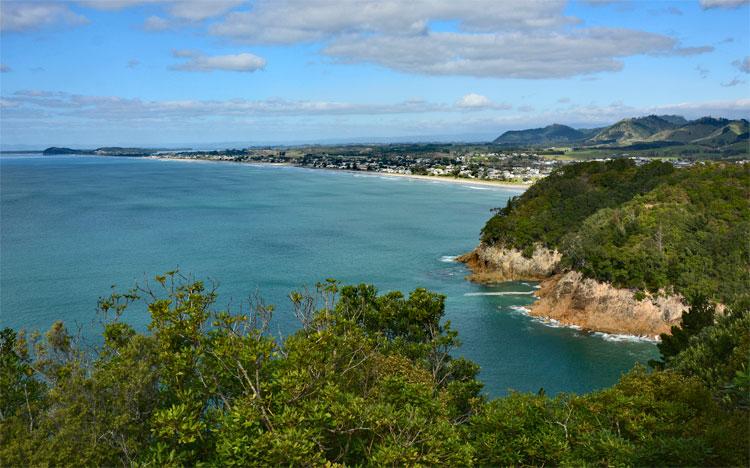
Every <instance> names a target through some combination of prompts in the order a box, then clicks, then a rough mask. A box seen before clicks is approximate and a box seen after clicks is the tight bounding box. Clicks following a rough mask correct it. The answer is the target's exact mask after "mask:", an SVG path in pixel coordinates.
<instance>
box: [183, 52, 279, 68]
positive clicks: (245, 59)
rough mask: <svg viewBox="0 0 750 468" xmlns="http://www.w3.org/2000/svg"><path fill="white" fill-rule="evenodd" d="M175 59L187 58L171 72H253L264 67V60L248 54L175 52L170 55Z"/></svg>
mask: <svg viewBox="0 0 750 468" xmlns="http://www.w3.org/2000/svg"><path fill="white" fill-rule="evenodd" d="M172 54H173V55H174V56H175V57H177V58H187V59H189V60H187V61H186V62H184V63H181V64H179V65H174V66H173V67H171V68H172V69H173V70H180V71H189V72H210V71H214V70H223V71H236V72H254V71H257V70H262V69H263V68H265V66H266V59H264V58H262V57H258V56H257V55H254V54H250V53H242V54H230V55H213V56H211V55H203V54H202V53H200V52H196V51H188V50H176V51H174V52H173V53H172Z"/></svg>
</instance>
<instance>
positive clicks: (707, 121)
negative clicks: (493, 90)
mask: <svg viewBox="0 0 750 468" xmlns="http://www.w3.org/2000/svg"><path fill="white" fill-rule="evenodd" d="M747 142H748V121H747V120H745V119H740V120H729V119H721V118H713V117H702V118H700V119H696V120H687V119H685V118H683V117H680V116H679V115H649V116H646V117H636V118H630V119H623V120H620V121H619V122H617V123H615V124H614V125H610V126H609V127H602V128H580V129H576V128H572V127H568V126H567V125H560V124H553V125H548V126H546V127H544V128H533V129H529V130H512V131H508V132H505V133H503V134H502V135H500V136H499V137H497V139H495V140H494V142H493V143H495V144H498V145H504V146H551V145H575V146H595V147H600V146H605V147H627V146H641V147H648V146H652V147H659V146H668V145H686V144H694V145H700V146H708V147H712V148H722V147H728V146H731V145H736V144H742V143H747Z"/></svg>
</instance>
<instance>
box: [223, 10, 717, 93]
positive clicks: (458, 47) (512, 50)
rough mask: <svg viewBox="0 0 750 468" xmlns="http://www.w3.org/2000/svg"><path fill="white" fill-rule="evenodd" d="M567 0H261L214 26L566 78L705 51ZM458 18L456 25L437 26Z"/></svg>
mask: <svg viewBox="0 0 750 468" xmlns="http://www.w3.org/2000/svg"><path fill="white" fill-rule="evenodd" d="M565 5H566V2H565V1H563V0H534V1H531V0H508V1H503V2H498V1H495V0H473V1H470V2H457V1H454V0H432V1H427V0H412V1H408V2H405V1H399V0H338V1H334V0H326V1H316V2H309V1H304V0H258V1H257V2H255V3H254V4H253V7H252V8H251V9H249V10H245V11H234V12H232V13H229V14H228V15H227V16H226V17H225V18H224V19H223V20H222V21H220V22H218V23H216V24H214V25H212V26H211V27H210V28H209V31H210V32H211V33H212V34H216V35H220V36H224V37H229V38H232V39H234V40H236V41H241V42H247V43H256V44H291V43H299V42H315V41H323V42H324V44H325V45H324V47H323V49H322V52H323V54H325V55H328V56H329V57H332V58H334V59H336V60H337V61H339V62H341V63H373V64H376V65H380V66H383V67H387V68H391V69H394V70H398V71H403V72H406V73H417V74H428V75H468V76H481V77H484V76H487V77H499V78H561V77H569V76H574V75H581V74H590V73H597V72H606V71H617V70H620V69H621V68H622V67H623V62H622V58H625V57H629V56H633V55H643V54H650V55H695V54H701V53H705V52H710V51H711V50H713V47H711V46H694V47H683V46H681V44H679V43H678V41H677V40H676V39H674V38H672V37H670V36H665V35H662V34H655V33H648V32H643V31H637V30H630V29H615V28H585V27H576V25H579V24H580V20H578V19H577V18H575V17H572V16H568V15H566V14H565V12H564V8H565ZM435 21H451V22H454V23H455V24H456V25H457V26H456V30H455V31H450V32H447V31H435V30H433V29H432V28H431V24H432V23H434V22H435Z"/></svg>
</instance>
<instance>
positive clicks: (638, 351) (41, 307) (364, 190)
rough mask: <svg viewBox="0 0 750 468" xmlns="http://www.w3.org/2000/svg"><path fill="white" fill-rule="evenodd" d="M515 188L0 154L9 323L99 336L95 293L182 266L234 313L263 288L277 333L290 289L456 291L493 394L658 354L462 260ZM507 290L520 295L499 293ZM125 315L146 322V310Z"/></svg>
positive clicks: (0, 268)
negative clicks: (544, 319) (63, 326)
mask: <svg viewBox="0 0 750 468" xmlns="http://www.w3.org/2000/svg"><path fill="white" fill-rule="evenodd" d="M515 194H518V191H513V190H506V189H499V188H494V187H491V188H488V187H473V186H462V185H453V184H448V183H442V182H431V181H416V180H408V179H401V178H387V177H378V176H372V175H358V174H350V173H343V172H330V171H320V170H308V169H301V168H293V167H276V166H260V165H245V164H232V163H202V162H181V161H166V160H151V159H138V158H104V157H83V156H29V155H24V156H7V155H6V156H3V157H2V158H0V325H2V326H10V327H16V328H18V327H25V328H40V329H44V328H46V327H48V326H49V325H50V324H51V323H52V322H53V321H54V320H56V319H62V320H64V321H65V322H66V323H67V324H68V325H70V326H71V327H74V326H76V325H77V326H80V327H81V329H82V331H83V333H84V334H85V335H87V336H90V337H94V336H96V334H97V333H98V331H99V330H98V328H97V326H96V325H95V324H94V322H93V320H94V319H95V318H96V314H95V308H96V301H97V298H98V297H100V296H103V295H106V294H108V292H109V291H110V287H111V286H112V285H117V286H118V288H119V289H120V290H125V289H126V288H128V287H130V286H132V285H133V284H134V283H135V282H136V281H140V280H143V278H144V277H152V276H153V275H155V274H158V273H161V272H164V271H167V270H170V269H174V268H175V267H179V268H180V270H181V271H182V272H185V273H190V274H192V275H194V276H196V277H198V278H210V279H214V280H216V281H218V283H219V302H220V304H221V305H227V304H232V305H233V306H236V305H237V304H238V303H240V302H242V301H243V300H244V299H245V298H246V297H248V295H250V294H253V293H255V292H256V291H257V292H259V293H260V294H261V295H262V297H263V298H264V300H265V302H266V303H270V304H275V305H276V308H277V313H276V320H275V324H274V326H275V327H276V329H277V332H278V333H282V334H284V333H289V332H291V331H293V330H294V329H295V328H296V327H297V324H296V321H295V319H294V318H293V315H292V313H291V308H290V307H289V304H288V300H287V299H286V295H287V293H288V292H289V291H291V290H293V289H297V288H300V287H301V286H305V285H308V286H312V285H314V284H315V282H317V281H321V280H323V279H325V278H329V277H333V278H336V279H338V280H340V281H342V282H343V283H359V282H368V283H373V284H375V285H376V286H377V287H378V288H379V289H380V291H388V290H394V289H399V290H403V291H408V290H411V289H413V288H415V287H420V286H421V287H426V288H429V289H431V290H434V291H437V292H440V293H442V294H445V295H446V296H447V305H446V307H447V313H446V315H447V318H448V319H449V320H450V321H451V322H452V324H453V326H454V328H456V329H457V330H458V331H459V334H460V335H459V336H460V338H461V340H462V341H463V346H462V348H461V349H460V350H459V353H460V354H462V355H464V356H466V357H468V358H470V359H472V360H474V361H476V362H477V363H479V364H480V365H481V367H482V373H481V378H482V380H483V381H484V383H485V385H486V391H487V393H488V394H489V395H493V396H494V395H502V394H504V393H506V392H507V391H508V389H515V390H520V391H537V390H538V389H539V388H540V387H544V388H545V390H546V391H547V392H548V393H556V392H560V391H574V392H585V391H590V390H592V389H596V388H601V387H604V386H608V385H610V384H612V383H613V382H615V381H616V380H617V379H618V377H619V376H620V374H621V373H622V372H623V371H625V370H627V369H629V368H631V367H632V366H633V364H634V363H635V362H637V361H640V362H645V361H646V360H648V359H649V358H651V357H653V356H654V355H655V347H654V346H653V345H652V344H648V343H640V342H635V343H634V342H615V341H608V340H606V339H603V338H602V337H600V336H593V335H589V334H586V333H583V332H580V331H576V330H571V329H567V328H554V327H551V326H549V325H548V324H544V323H540V322H538V321H535V320H533V319H531V318H529V317H527V316H526V315H524V313H523V307H524V306H528V305H529V304H530V303H531V302H532V298H531V296H530V293H531V292H532V291H533V287H534V285H533V284H525V283H507V284H504V285H501V286H498V287H491V288H490V287H483V286H479V285H475V284H472V283H469V282H467V281H465V280H464V276H465V275H466V270H465V268H464V267H463V266H462V265H460V264H456V263H452V262H450V257H451V256H455V255H458V254H461V253H464V252H467V251H469V250H470V249H472V248H473V247H474V246H475V244H476V243H477V239H478V235H479V231H480V229H481V228H482V226H483V224H484V222H485V221H486V219H487V218H488V217H489V216H490V211H489V210H490V209H491V208H493V207H498V206H504V205H505V202H506V200H507V199H508V197H510V196H513V195H515ZM498 293H509V294H498ZM128 320H129V321H130V322H131V323H133V324H134V325H136V326H138V327H141V328H142V327H145V324H146V323H147V320H148V318H147V316H146V313H145V312H144V311H143V310H140V309H137V310H134V311H133V312H132V313H130V314H129V315H128Z"/></svg>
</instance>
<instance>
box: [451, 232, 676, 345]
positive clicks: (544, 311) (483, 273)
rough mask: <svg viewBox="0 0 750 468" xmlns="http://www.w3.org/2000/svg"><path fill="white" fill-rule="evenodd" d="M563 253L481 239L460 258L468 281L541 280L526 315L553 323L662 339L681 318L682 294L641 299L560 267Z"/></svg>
mask: <svg viewBox="0 0 750 468" xmlns="http://www.w3.org/2000/svg"><path fill="white" fill-rule="evenodd" d="M559 257H560V255H559V253H558V252H552V251H548V250H546V249H542V248H537V249H536V250H535V251H534V254H533V256H532V257H531V258H526V257H523V256H522V253H521V252H520V251H517V250H515V249H504V248H496V247H493V246H485V245H482V244H480V246H478V247H477V248H476V249H474V250H473V251H472V252H469V253H468V254H464V255H461V256H459V257H457V258H456V261H458V262H461V263H464V264H465V265H466V267H467V268H468V269H469V272H470V274H469V275H468V276H467V277H466V279H467V280H469V281H472V282H474V283H479V284H498V283H504V282H507V281H538V282H539V284H538V286H537V289H536V291H534V296H535V297H536V300H535V301H534V303H533V304H530V305H529V306H528V307H524V310H525V315H527V316H529V317H532V318H535V319H537V320H539V321H541V322H543V323H548V324H550V325H551V326H554V327H559V326H564V327H570V328H578V329H581V330H584V331H586V332H587V333H590V334H594V335H596V336H601V337H602V338H604V339H611V340H613V341H618V340H619V341H626V340H639V341H651V342H658V340H659V338H658V337H659V335H660V334H661V333H669V332H670V329H671V326H672V325H675V324H676V323H678V322H679V318H680V316H681V315H682V313H683V312H684V309H685V305H684V304H683V302H682V298H681V297H679V296H664V297H662V296H659V297H656V298H651V299H649V300H639V299H636V298H635V297H634V294H633V291H631V290H629V289H622V288H616V287H614V286H612V285H611V284H609V283H603V282H599V281H596V280H593V279H589V278H584V277H583V276H582V275H581V274H580V273H579V272H576V271H572V270H571V271H567V272H560V271H559V270H558V268H557V265H558V264H559V260H560V258H559Z"/></svg>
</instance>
